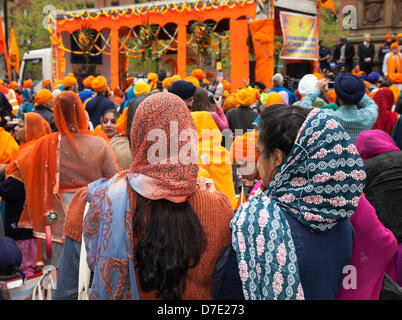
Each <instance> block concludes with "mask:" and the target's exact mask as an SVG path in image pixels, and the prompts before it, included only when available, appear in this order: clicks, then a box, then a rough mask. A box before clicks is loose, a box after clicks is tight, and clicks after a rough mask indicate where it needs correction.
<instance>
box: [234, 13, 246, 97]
mask: <svg viewBox="0 0 402 320" xmlns="http://www.w3.org/2000/svg"><path fill="white" fill-rule="evenodd" d="M247 38H248V21H247V20H246V19H242V20H233V19H231V20H230V57H231V59H230V83H231V86H232V87H231V90H232V92H236V90H237V89H239V88H242V87H244V81H243V79H244V80H245V81H248V80H249V52H248V51H249V49H248V46H247Z"/></svg>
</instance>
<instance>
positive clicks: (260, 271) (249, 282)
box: [231, 109, 366, 300]
mask: <svg viewBox="0 0 402 320" xmlns="http://www.w3.org/2000/svg"><path fill="white" fill-rule="evenodd" d="M365 180H366V173H365V171H364V164H363V160H362V159H361V158H360V156H359V154H358V152H357V150H356V147H355V145H354V144H353V142H351V140H350V136H349V135H348V133H347V132H346V131H345V130H344V129H343V127H342V126H341V125H340V124H339V123H338V122H337V121H336V120H335V119H334V118H333V117H332V116H331V115H329V114H327V113H325V112H323V111H320V110H319V109H314V110H312V111H311V112H310V113H309V115H308V116H307V118H306V120H305V122H304V123H303V125H302V126H301V128H300V130H299V132H298V135H297V137H296V141H295V143H294V146H293V148H292V150H291V151H290V153H289V155H288V157H287V158H286V160H285V161H284V163H283V164H282V165H281V166H280V168H279V169H278V171H277V173H276V175H275V177H274V179H273V180H272V181H271V183H270V185H269V187H268V189H267V190H266V191H265V192H263V193H262V194H260V195H258V196H255V197H254V198H253V199H252V200H250V201H248V202H245V203H243V204H242V205H241V206H240V208H239V209H238V210H237V212H236V213H235V215H234V217H233V219H232V221H231V228H232V245H233V248H234V249H235V251H236V256H237V261H238V264H239V272H240V278H241V282H242V287H243V293H244V296H245V298H246V299H253V300H259V299H268V300H272V299H278V300H285V299H290V300H295V299H300V300H302V299H304V292H303V287H302V284H301V282H300V276H299V267H298V262H297V256H296V251H295V246H294V243H293V239H292V236H291V230H290V227H289V224H288V222H287V220H286V214H289V215H291V216H293V217H294V218H296V219H297V220H298V221H299V222H300V223H302V224H303V225H305V226H306V227H308V228H309V229H310V230H312V231H314V232H326V231H328V230H330V229H331V228H332V227H334V226H335V225H336V224H337V223H338V222H340V221H342V220H344V219H346V218H348V217H350V216H351V215H353V213H354V212H355V209H356V207H357V205H358V203H359V199H360V196H361V194H362V191H363V188H364V184H365Z"/></svg>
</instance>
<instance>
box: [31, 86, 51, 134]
mask: <svg viewBox="0 0 402 320" xmlns="http://www.w3.org/2000/svg"><path fill="white" fill-rule="evenodd" d="M34 104H35V108H34V110H33V112H36V113H38V114H40V115H41V116H42V117H43V118H44V119H45V120H46V121H47V122H48V123H49V125H50V128H51V129H52V132H56V131H57V127H56V124H55V122H54V115H53V94H52V92H51V91H49V90H48V89H41V90H40V91H39V92H38V93H37V94H36V96H35V99H34Z"/></svg>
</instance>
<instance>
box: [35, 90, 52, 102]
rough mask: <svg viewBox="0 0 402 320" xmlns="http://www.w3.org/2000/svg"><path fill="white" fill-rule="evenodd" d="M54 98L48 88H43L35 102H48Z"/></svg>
mask: <svg viewBox="0 0 402 320" xmlns="http://www.w3.org/2000/svg"><path fill="white" fill-rule="evenodd" d="M52 99H53V94H52V93H51V92H50V91H49V90H48V89H41V90H39V92H38V93H37V94H36V96H35V99H34V102H35V105H39V104H47V103H48V102H50V101H51V100H52Z"/></svg>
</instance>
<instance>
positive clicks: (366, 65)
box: [358, 33, 375, 75]
mask: <svg viewBox="0 0 402 320" xmlns="http://www.w3.org/2000/svg"><path fill="white" fill-rule="evenodd" d="M374 54H375V50H374V45H373V44H372V43H370V34H368V33H366V34H365V35H364V37H363V43H360V44H359V47H358V55H359V64H360V69H361V70H362V71H364V72H365V73H366V75H369V74H370V73H371V71H372V70H373V59H374Z"/></svg>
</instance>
